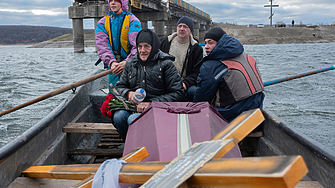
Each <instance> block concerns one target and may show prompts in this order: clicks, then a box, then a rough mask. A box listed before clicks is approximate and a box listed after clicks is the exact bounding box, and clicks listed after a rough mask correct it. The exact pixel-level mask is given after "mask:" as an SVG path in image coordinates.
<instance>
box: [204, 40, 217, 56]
mask: <svg viewBox="0 0 335 188" xmlns="http://www.w3.org/2000/svg"><path fill="white" fill-rule="evenodd" d="M217 44H218V42H216V41H215V40H213V39H205V50H206V54H207V55H208V54H210V53H211V51H212V50H213V49H214V48H215V46H216V45H217Z"/></svg>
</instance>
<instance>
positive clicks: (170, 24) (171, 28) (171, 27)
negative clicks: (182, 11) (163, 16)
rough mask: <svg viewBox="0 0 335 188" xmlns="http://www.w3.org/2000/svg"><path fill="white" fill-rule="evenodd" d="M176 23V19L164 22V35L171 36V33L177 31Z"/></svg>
mask: <svg viewBox="0 0 335 188" xmlns="http://www.w3.org/2000/svg"><path fill="white" fill-rule="evenodd" d="M177 22H178V20H177V19H173V20H169V21H165V25H166V35H171V34H172V33H174V32H176V31H177Z"/></svg>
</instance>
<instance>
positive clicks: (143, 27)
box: [141, 21, 148, 29]
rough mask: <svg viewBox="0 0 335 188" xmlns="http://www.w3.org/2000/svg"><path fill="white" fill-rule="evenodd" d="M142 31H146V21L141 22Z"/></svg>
mask: <svg viewBox="0 0 335 188" xmlns="http://www.w3.org/2000/svg"><path fill="white" fill-rule="evenodd" d="M141 26H142V29H148V22H147V21H141Z"/></svg>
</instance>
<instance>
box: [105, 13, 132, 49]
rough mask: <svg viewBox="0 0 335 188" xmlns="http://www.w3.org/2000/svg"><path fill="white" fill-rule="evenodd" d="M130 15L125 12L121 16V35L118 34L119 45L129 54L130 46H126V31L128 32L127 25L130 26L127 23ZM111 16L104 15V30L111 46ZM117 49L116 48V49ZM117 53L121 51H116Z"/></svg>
mask: <svg viewBox="0 0 335 188" xmlns="http://www.w3.org/2000/svg"><path fill="white" fill-rule="evenodd" d="M131 16H132V15H131V14H126V15H125V16H124V18H123V23H122V27H121V36H120V44H121V47H122V49H123V50H124V51H125V52H126V53H127V54H129V53H130V48H129V46H128V39H129V37H128V32H129V27H130V24H129V19H130V17H131ZM110 20H111V18H110V16H109V15H108V16H106V20H105V29H106V32H107V34H108V36H109V42H110V44H111V46H113V40H112V32H111V27H110V24H111V21H110ZM116 50H118V49H116ZM118 53H121V52H118Z"/></svg>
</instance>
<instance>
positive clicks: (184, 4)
mask: <svg viewBox="0 0 335 188" xmlns="http://www.w3.org/2000/svg"><path fill="white" fill-rule="evenodd" d="M170 3H174V4H176V5H179V6H181V7H183V8H186V9H187V10H190V11H192V12H194V13H197V14H199V15H201V16H203V17H206V18H208V19H211V17H210V15H209V14H207V13H206V12H204V11H202V10H200V9H198V8H197V7H195V6H193V5H191V4H189V3H187V2H185V1H183V0H170Z"/></svg>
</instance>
